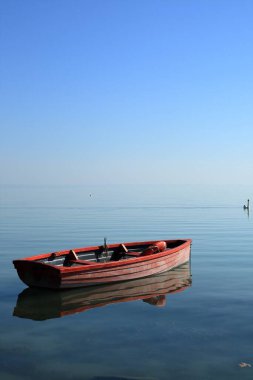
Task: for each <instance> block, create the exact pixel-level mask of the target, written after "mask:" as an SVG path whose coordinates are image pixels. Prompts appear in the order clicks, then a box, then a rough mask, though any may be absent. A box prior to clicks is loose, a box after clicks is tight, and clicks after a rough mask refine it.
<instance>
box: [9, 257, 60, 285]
mask: <svg viewBox="0 0 253 380" xmlns="http://www.w3.org/2000/svg"><path fill="white" fill-rule="evenodd" d="M13 265H14V267H15V268H16V270H17V272H18V276H19V278H20V279H21V281H23V282H24V283H25V284H26V285H28V286H30V287H40V288H51V289H59V288H60V287H61V276H60V271H59V269H58V268H56V267H53V266H51V265H47V264H43V263H39V262H34V261H29V260H14V261H13Z"/></svg>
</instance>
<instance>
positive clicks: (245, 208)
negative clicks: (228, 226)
mask: <svg viewBox="0 0 253 380" xmlns="http://www.w3.org/2000/svg"><path fill="white" fill-rule="evenodd" d="M243 209H244V210H249V199H248V200H247V206H246V205H244V206H243Z"/></svg>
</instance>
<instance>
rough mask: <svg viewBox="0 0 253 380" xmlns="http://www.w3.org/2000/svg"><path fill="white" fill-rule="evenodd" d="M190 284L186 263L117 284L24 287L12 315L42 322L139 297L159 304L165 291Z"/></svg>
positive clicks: (146, 301)
mask: <svg viewBox="0 0 253 380" xmlns="http://www.w3.org/2000/svg"><path fill="white" fill-rule="evenodd" d="M191 283H192V280H191V272H190V265H189V262H188V263H185V264H183V265H180V266H179V267H177V268H174V269H172V270H170V271H166V272H163V273H160V274H157V275H153V276H149V277H145V278H138V279H136V280H131V281H124V282H120V283H119V282H116V283H111V284H106V285H97V286H89V287H86V288H77V289H68V290H62V291H52V290H50V289H39V288H26V289H25V290H23V291H22V293H20V294H19V296H18V298H17V303H16V306H15V308H14V310H13V315H14V316H16V317H20V318H28V319H33V320H36V321H42V320H45V319H50V318H59V317H64V316H67V315H71V314H74V313H81V312H84V311H87V310H90V309H94V308H97V307H102V306H106V305H110V304H115V303H121V302H132V301H140V300H142V301H143V302H145V303H148V304H150V305H153V306H158V307H163V306H165V304H166V297H167V295H168V294H171V293H178V292H182V291H184V290H185V289H187V288H188V287H190V286H191Z"/></svg>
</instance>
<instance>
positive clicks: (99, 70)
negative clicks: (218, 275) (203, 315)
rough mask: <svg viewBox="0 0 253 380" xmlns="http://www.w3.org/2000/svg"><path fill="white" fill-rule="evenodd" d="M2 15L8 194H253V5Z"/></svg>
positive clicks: (142, 4)
mask: <svg viewBox="0 0 253 380" xmlns="http://www.w3.org/2000/svg"><path fill="white" fill-rule="evenodd" d="M0 14H1V16H0V17H1V18H0V31H1V34H0V39H1V41H0V43H1V48H0V51H1V60H0V70H1V96H0V102H1V111H0V127H1V143H0V144H1V148H0V159H1V167H0V181H1V183H2V184H31V183H34V184H38V185H40V184H90V183H91V184H98V183H101V182H102V183H106V184H117V183H118V184H128V183H129V184H132V183H137V184H145V183H152V182H155V183H161V184H172V183H173V184H183V183H191V184H199V183H203V184H209V183H212V184H215V183H217V184H219V183H221V184H229V183H231V184H247V183H248V184H249V186H250V185H253V175H252V173H253V149H252V145H253V1H251V0H250V1H247V0H238V1H235V0H227V1H226V0H210V1H208V0H167V1H165V0H152V1H150V0H117V1H116V0H92V1H90V0H72V1H71V0H23V1H17V0H16V1H14V0H8V1H6V0H0Z"/></svg>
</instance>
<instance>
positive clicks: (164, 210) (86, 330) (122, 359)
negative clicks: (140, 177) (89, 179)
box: [0, 187, 253, 380]
mask: <svg viewBox="0 0 253 380" xmlns="http://www.w3.org/2000/svg"><path fill="white" fill-rule="evenodd" d="M90 194H91V196H90ZM247 196H248V194H245V193H244V191H243V189H239V190H238V189H234V190H232V189H229V191H228V190H227V189H215V188H208V189H204V190H203V189H200V188H190V187H181V188H180V187H172V188H159V187H153V188H148V189H147V188H145V187H143V188H136V189H134V188H131V187H129V188H123V187H113V188H110V187H105V188H103V189H101V188H89V189H88V188H71V187H69V188H64V189H63V188H60V187H59V188H57V187H55V188H46V187H41V188H38V187H34V188H26V187H2V188H1V207H0V213H1V214H0V239H1V258H0V262H1V277H0V285H1V286H0V309H1V311H0V336H1V339H0V378H1V379H3V380H5V379H10V380H16V379H17V380H18V379H34V378H36V379H37V380H40V379H45V378H48V379H52V380H54V379H66V380H67V379H78V380H79V379H94V380H95V379H96V380H99V379H104V380H105V379H107V380H109V379H114V380H116V379H129V378H130V379H180V380H181V379H243V380H244V379H245V380H246V379H252V378H253V323H252V321H253V290H252V289H253V221H252V217H251V215H247V213H246V212H245V211H244V210H243V209H242V207H241V206H242V202H244V201H245V200H246V199H247ZM245 198H246V199H245ZM104 237H107V238H108V242H111V243H112V242H121V241H135V240H149V239H169V238H188V237H189V238H192V239H193V244H192V260H191V275H192V277H191V280H192V284H191V286H189V285H190V284H189V283H182V289H181V291H180V292H175V291H173V289H172V288H171V289H170V292H169V294H167V296H166V303H165V302H163V303H162V306H160V307H158V306H154V305H152V302H144V300H142V297H141V295H140V299H139V300H133V301H131V300H128V302H114V303H110V302H105V305H104V306H102V305H101V300H100V304H99V302H98V305H96V304H95V305H93V307H90V308H84V310H83V311H80V312H75V311H77V309H78V306H80V297H81V300H82V297H83V295H82V294H78V295H77V294H74V296H73V297H74V301H73V299H72V301H70V300H69V299H67V300H66V299H63V300H62V299H60V300H59V299H56V298H55V299H54V298H52V297H51V298H50V296H49V297H48V295H46V294H45V295H42V296H41V295H39V297H37V298H36V297H35V301H37V303H36V302H35V303H34V302H32V298H31V294H29V291H28V292H27V291H25V292H23V291H24V290H25V289H26V286H25V285H24V284H23V283H21V281H20V280H19V279H18V277H17V274H16V272H15V270H14V269H13V267H12V259H14V258H21V257H25V256H29V255H32V254H37V253H43V252H47V251H55V250H60V249H65V248H66V249H67V248H73V247H78V246H85V245H90V244H102V242H103V238H104ZM186 277H187V275H186ZM187 284H188V285H187ZM144 285H145V284H144ZM183 285H186V286H183ZM138 286H139V285H138ZM114 290H115V289H114ZM175 290H176V289H175ZM143 291H145V286H144V288H143V287H142V288H141V290H140V292H143ZM22 292H23V293H22ZM21 293H22V294H23V296H25V297H23V302H24V303H23V304H22V305H21V306H22V307H21V312H20V310H19V309H18V307H19V306H20V304H19V300H20V299H21V298H20V297H22V295H21V296H20V297H19V295H20V294H21ZM128 295H129V294H128V293H127V294H126V298H127V296H128ZM18 297H19V298H18ZM70 298H71V297H70ZM137 298H138V297H137ZM64 302H65V306H64V307H65V308H66V307H67V308H69V309H68V311H69V313H66V315H64V313H61V311H62V310H61V308H62V303H64ZM69 302H72V303H73V304H74V305H72V306H69ZM66 304H67V306H66ZM24 305H25V306H24ZM96 306H99V307H96ZM41 310H42V311H41ZM45 310H46V312H45ZM19 312H20V313H21V315H20V316H18V315H17V314H19ZM43 312H44V313H45V314H43ZM40 313H42V314H40ZM13 314H15V315H13ZM60 315H62V317H59V316H60ZM40 317H41V318H40ZM58 317H59V318H58ZM31 318H33V319H31ZM36 319H37V320H36ZM39 319H41V320H39ZM241 362H245V363H249V364H251V365H252V367H245V368H241V367H240V366H239V363H241Z"/></svg>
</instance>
